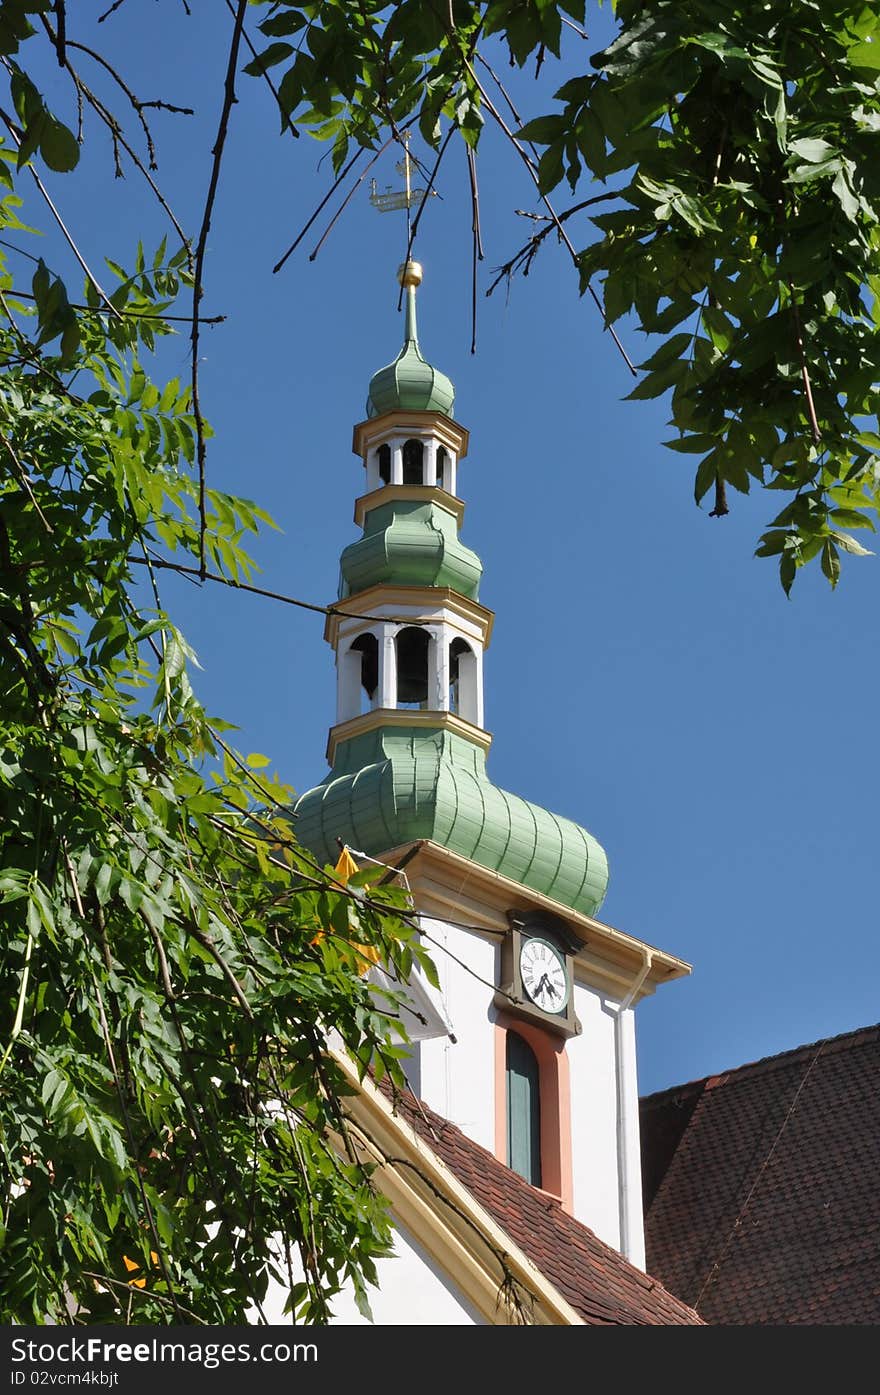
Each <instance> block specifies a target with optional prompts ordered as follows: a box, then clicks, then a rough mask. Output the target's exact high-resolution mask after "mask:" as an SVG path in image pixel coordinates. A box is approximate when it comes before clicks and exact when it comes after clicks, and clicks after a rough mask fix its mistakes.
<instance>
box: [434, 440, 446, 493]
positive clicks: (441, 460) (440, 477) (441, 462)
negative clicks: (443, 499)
mask: <svg viewBox="0 0 880 1395" xmlns="http://www.w3.org/2000/svg"><path fill="white" fill-rule="evenodd" d="M448 467H449V452H448V451H447V449H446V447H445V446H440V447H438V450H437V473H436V478H435V484H436V485H437V488H438V489H448V488H449V484H448V482H447V478H446V474H447V470H448Z"/></svg>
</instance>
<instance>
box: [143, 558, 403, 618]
mask: <svg viewBox="0 0 880 1395" xmlns="http://www.w3.org/2000/svg"><path fill="white" fill-rule="evenodd" d="M126 561H128V562H133V563H134V565H135V566H140V567H142V566H144V565H145V564H144V559H143V558H142V557H133V556H129V557H127V558H126ZM151 561H152V565H153V566H154V567H160V568H162V569H163V570H164V571H168V572H179V573H180V575H181V576H188V577H195V578H197V579H198V580H199V581H216V582H219V583H220V585H221V586H231V587H232V588H233V589H234V590H236V591H249V592H251V594H252V595H254V596H266V597H267V599H268V600H270V601H281V602H283V604H284V605H295V606H299V608H300V609H301V610H313V611H315V612H316V614H318V615H339V616H341V617H342V618H343V619H349V620H387V619H388V616H387V615H361V613H360V612H359V611H358V612H355V611H353V610H342V609H340V607H339V606H338V605H314V604H313V602H311V601H300V600H297V598H296V597H295V596H285V595H284V593H283V592H282V591H267V590H266V589H265V587H263V586H252V585H251V584H250V582H247V581H235V580H233V578H232V577H228V576H221V575H220V574H219V573H218V572H203V571H202V569H201V567H185V566H183V565H182V564H181V563H180V562H166V561H164V560H163V559H162V558H160V557H152V558H151ZM401 623H404V622H403V620H401ZM405 623H406V624H407V625H427V624H430V621H428V620H420V619H407V620H406V622H405Z"/></svg>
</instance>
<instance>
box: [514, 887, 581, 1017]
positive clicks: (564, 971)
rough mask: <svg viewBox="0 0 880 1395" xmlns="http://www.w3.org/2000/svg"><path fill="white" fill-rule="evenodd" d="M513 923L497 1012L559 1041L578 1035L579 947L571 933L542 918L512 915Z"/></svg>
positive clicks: (549, 918) (555, 921)
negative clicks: (576, 978)
mask: <svg viewBox="0 0 880 1395" xmlns="http://www.w3.org/2000/svg"><path fill="white" fill-rule="evenodd" d="M508 920H509V922H510V929H509V930H508V932H507V935H506V936H505V938H504V942H503V944H502V946H501V972H500V978H499V983H498V988H497V990H496V992H495V999H494V1001H495V1005H496V1007H498V1008H501V1009H502V1011H504V1012H507V1013H510V1014H511V1015H513V1016H515V1017H523V1018H526V1019H527V1020H528V1021H530V1022H534V1023H540V1024H541V1026H543V1027H546V1028H547V1030H548V1031H551V1032H558V1033H559V1034H560V1036H566V1037H571V1036H576V1035H577V1034H578V1033H579V1032H580V1030H581V1024H580V1022H579V1021H578V1019H577V1017H576V1016H575V1012H574V998H573V994H572V986H573V969H574V951H575V949H576V947H577V946H576V942H575V941H574V940H573V938H572V935H571V932H570V931H569V930H568V927H567V926H566V925H565V923H564V921H561V920H559V919H557V917H555V916H550V915H542V914H540V913H523V912H519V911H510V912H508Z"/></svg>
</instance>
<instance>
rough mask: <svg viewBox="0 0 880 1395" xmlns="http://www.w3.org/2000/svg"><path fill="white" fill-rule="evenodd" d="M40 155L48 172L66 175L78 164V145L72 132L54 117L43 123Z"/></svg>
mask: <svg viewBox="0 0 880 1395" xmlns="http://www.w3.org/2000/svg"><path fill="white" fill-rule="evenodd" d="M40 154H41V155H42V157H43V159H44V160H45V162H46V164H47V165H48V166H49V169H50V170H57V171H58V173H60V174H66V173H67V172H68V171H69V170H72V169H76V166H77V165H78V164H79V144H78V142H77V139H76V136H75V135H74V134H73V132H72V131H69V130H68V128H67V127H66V126H64V125H62V123H61V122H60V121H56V120H55V118H54V117H48V118H47V120H46V121H45V122H44V123H43V126H42V131H41V134H40Z"/></svg>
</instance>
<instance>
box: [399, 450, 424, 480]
mask: <svg viewBox="0 0 880 1395" xmlns="http://www.w3.org/2000/svg"><path fill="white" fill-rule="evenodd" d="M424 452H425V448H424V446H423V444H422V442H421V441H415V440H412V441H405V442H404V445H403V482H404V484H424V482H425V477H424V473H423V465H422V461H423V458H424Z"/></svg>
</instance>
